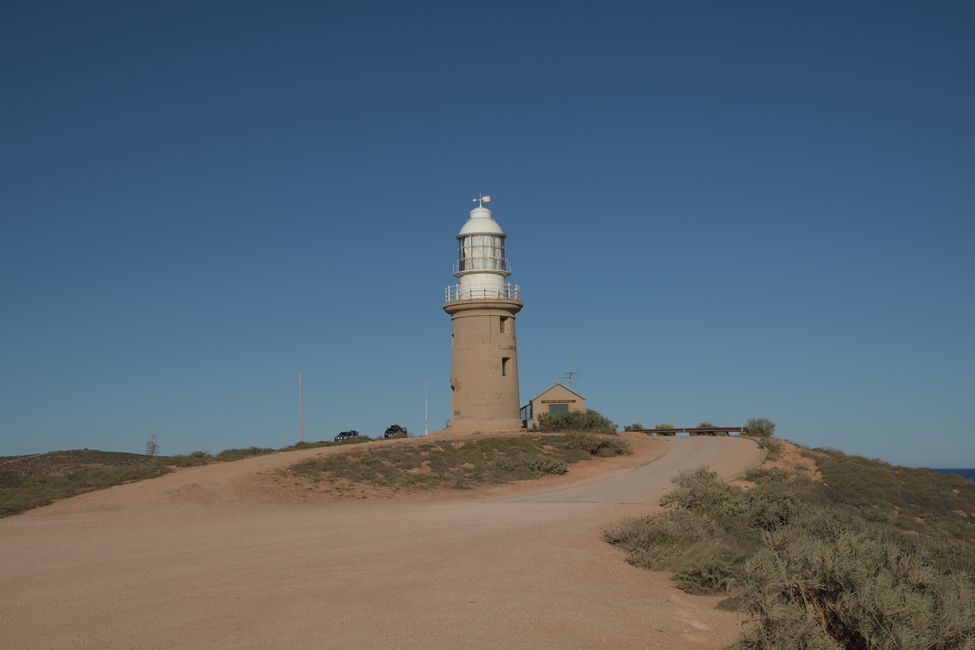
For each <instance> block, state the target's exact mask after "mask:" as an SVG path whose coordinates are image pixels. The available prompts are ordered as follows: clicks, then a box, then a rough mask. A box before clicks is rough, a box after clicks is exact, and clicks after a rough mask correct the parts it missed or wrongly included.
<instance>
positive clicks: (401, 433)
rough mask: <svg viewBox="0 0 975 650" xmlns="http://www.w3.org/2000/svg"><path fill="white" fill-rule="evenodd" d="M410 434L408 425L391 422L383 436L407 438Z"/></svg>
mask: <svg viewBox="0 0 975 650" xmlns="http://www.w3.org/2000/svg"><path fill="white" fill-rule="evenodd" d="M407 435H408V432H407V431H406V427H401V426H400V425H398V424H391V425H389V427H388V428H387V429H386V433H384V434H383V438H405V437H406V436H407Z"/></svg>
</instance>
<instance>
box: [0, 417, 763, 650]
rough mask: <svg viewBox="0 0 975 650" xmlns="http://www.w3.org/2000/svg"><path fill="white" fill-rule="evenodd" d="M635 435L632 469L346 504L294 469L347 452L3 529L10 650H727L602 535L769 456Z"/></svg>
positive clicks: (261, 460) (711, 617) (189, 480)
mask: <svg viewBox="0 0 975 650" xmlns="http://www.w3.org/2000/svg"><path fill="white" fill-rule="evenodd" d="M624 435H626V437H627V439H629V440H630V441H631V444H633V447H634V454H633V455H632V456H627V457H621V458H613V459H606V460H598V461H587V462H583V463H577V464H574V465H571V466H570V471H569V473H567V474H566V475H564V476H561V477H549V478H545V479H542V480H539V481H526V482H520V483H516V484H510V485H507V486H502V487H495V488H488V489H479V490H472V491H455V492H447V491H437V492H425V493H412V494H407V495H392V496H389V495H387V494H385V493H380V492H375V491H373V492H370V491H364V492H362V493H359V494H354V495H352V497H351V498H350V497H338V496H336V495H334V494H330V493H328V492H326V491H322V490H320V489H318V488H316V487H314V486H312V485H309V484H307V483H304V482H302V481H295V480H293V479H291V478H289V477H288V476H287V475H285V474H283V473H282V472H280V471H279V470H282V469H284V468H286V467H288V466H290V465H292V464H294V463H297V462H300V461H303V460H307V459H311V458H316V457H318V456H323V455H327V454H336V453H355V452H356V451H357V450H356V449H355V447H339V448H335V447H333V448H325V449H309V450H302V451H296V452H287V453H280V454H273V455H269V456H261V457H258V458H253V459H248V460H243V461H237V462H232V463H224V464H217V465H208V466H203V467H194V468H187V469H183V470H180V471H178V472H176V473H174V474H170V475H166V476H163V477H161V478H157V479H152V480H149V481H143V482H141V483H134V484H130V485H124V486H118V487H115V488H111V489H108V490H103V491H100V492H93V493H89V494H85V495H81V496H78V497H74V498H72V499H67V500H64V501H61V502H59V503H56V504H53V505H51V506H48V507H45V508H40V509H38V510H34V511H31V512H28V513H25V514H23V515H18V516H15V517H10V518H7V519H4V520H0V548H2V550H3V552H2V553H0V621H2V625H0V647H3V648H63V647H84V648H173V647H206V648H267V647H302V648H304V647H314V648H323V647H327V648H662V649H667V648H675V649H676V648H720V647H724V646H726V645H727V644H728V643H730V642H731V641H732V640H733V639H734V638H735V637H736V636H737V632H738V627H739V620H738V617H737V616H736V615H735V614H733V613H729V612H724V611H719V610H716V609H715V608H714V605H715V604H716V602H717V599H716V598H704V597H694V596H689V595H687V594H683V593H681V592H679V591H677V590H675V589H674V588H673V587H672V586H671V585H670V584H669V580H668V577H667V575H666V574H662V573H653V572H648V571H645V570H642V569H637V568H634V567H631V566H629V565H627V564H626V563H625V562H624V560H623V556H622V553H620V552H619V551H618V550H617V549H615V548H613V547H611V546H609V545H607V544H605V543H603V542H602V541H600V535H601V533H602V531H603V529H605V528H606V527H607V526H609V525H612V524H614V523H615V522H617V521H619V520H620V519H621V518H623V517H625V516H629V515H641V514H646V513H648V512H652V511H654V510H656V509H658V506H657V505H656V504H657V501H658V500H659V498H660V496H661V495H662V494H663V493H664V492H666V491H667V490H668V489H669V487H670V479H671V478H672V477H673V476H674V474H676V473H677V472H678V471H680V470H682V469H690V468H694V467H698V466H700V465H708V466H710V467H711V468H712V469H714V470H715V471H717V472H718V473H719V474H721V475H722V476H723V477H725V478H729V479H730V478H733V477H735V476H737V475H739V474H741V473H742V472H743V471H745V470H746V469H748V468H749V467H753V466H755V465H757V464H758V463H759V462H761V460H762V458H763V452H762V451H761V450H759V449H758V448H757V447H756V445H755V444H754V442H752V441H749V440H743V439H737V438H710V437H707V438H706V437H698V438H670V439H663V438H659V439H651V438H647V437H645V436H643V435H641V434H624ZM419 441H422V440H417V439H407V440H391V441H386V442H382V443H377V444H382V445H386V444H389V445H394V444H417V442H419ZM357 497H365V498H357Z"/></svg>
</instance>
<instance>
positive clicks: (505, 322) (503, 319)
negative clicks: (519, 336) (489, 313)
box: [499, 316, 508, 334]
mask: <svg viewBox="0 0 975 650" xmlns="http://www.w3.org/2000/svg"><path fill="white" fill-rule="evenodd" d="M499 320H500V321H501V333H502V334H504V333H505V332H506V331H508V319H507V318H506V317H504V316H502V317H501V318H500V319H499Z"/></svg>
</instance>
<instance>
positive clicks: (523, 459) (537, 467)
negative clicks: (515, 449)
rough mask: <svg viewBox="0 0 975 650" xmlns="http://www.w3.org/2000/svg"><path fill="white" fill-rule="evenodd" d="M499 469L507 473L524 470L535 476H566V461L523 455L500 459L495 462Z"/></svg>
mask: <svg viewBox="0 0 975 650" xmlns="http://www.w3.org/2000/svg"><path fill="white" fill-rule="evenodd" d="M495 464H497V466H498V467H500V468H501V469H504V470H507V471H512V472H514V471H517V470H518V469H521V468H524V469H527V470H529V471H530V472H531V473H533V474H565V472H566V467H565V461H563V460H560V459H558V458H552V457H550V456H542V455H541V454H523V455H521V456H516V457H514V458H508V457H505V458H499V459H497V460H496V461H495Z"/></svg>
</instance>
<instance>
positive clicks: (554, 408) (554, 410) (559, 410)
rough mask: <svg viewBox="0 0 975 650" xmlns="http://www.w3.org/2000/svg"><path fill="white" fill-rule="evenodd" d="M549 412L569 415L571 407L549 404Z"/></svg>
mask: <svg viewBox="0 0 975 650" xmlns="http://www.w3.org/2000/svg"><path fill="white" fill-rule="evenodd" d="M548 412H549V413H568V412H569V405H568V404H549V405H548Z"/></svg>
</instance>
